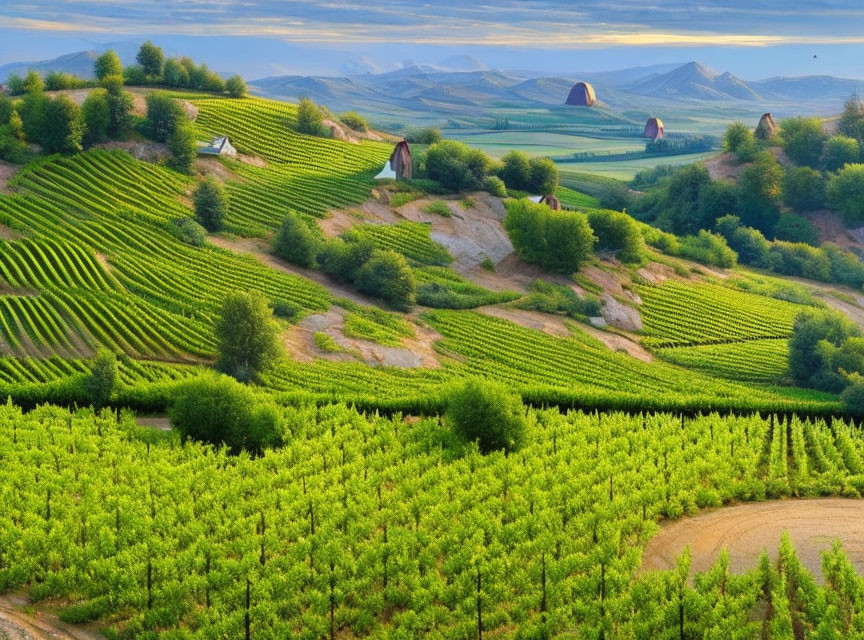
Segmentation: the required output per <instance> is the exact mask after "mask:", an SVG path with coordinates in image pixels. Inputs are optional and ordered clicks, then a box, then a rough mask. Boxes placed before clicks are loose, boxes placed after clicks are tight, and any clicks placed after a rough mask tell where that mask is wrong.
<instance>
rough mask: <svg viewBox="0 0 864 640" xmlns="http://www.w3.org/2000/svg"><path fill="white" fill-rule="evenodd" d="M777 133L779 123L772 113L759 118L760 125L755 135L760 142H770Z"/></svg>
mask: <svg viewBox="0 0 864 640" xmlns="http://www.w3.org/2000/svg"><path fill="white" fill-rule="evenodd" d="M775 133H777V123H775V122H774V117H773V116H772V115H771V114H770V113H763V114H762V117H761V118H759V124H757V125H756V131H755V132H754V135H755V136H756V137H757V138H759V139H760V140H769V139H770V138H771V137H772V136H773V135H774V134H775Z"/></svg>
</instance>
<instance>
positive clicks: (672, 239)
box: [641, 224, 681, 256]
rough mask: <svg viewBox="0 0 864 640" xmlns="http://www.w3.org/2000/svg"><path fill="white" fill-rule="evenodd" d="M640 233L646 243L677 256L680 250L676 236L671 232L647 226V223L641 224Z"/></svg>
mask: <svg viewBox="0 0 864 640" xmlns="http://www.w3.org/2000/svg"><path fill="white" fill-rule="evenodd" d="M641 233H642V237H643V238H644V239H645V243H646V244H648V245H649V246H652V247H654V248H655V249H657V250H659V251H662V252H663V253H666V254H668V255H670V256H677V255H678V252H679V251H680V250H681V247H680V245H679V243H678V237H677V236H676V235H674V234H672V233H666V232H665V231H660V229H656V228H655V227H651V226H648V225H647V224H646V225H643V226H642V231H641Z"/></svg>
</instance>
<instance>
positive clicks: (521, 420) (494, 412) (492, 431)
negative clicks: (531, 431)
mask: <svg viewBox="0 0 864 640" xmlns="http://www.w3.org/2000/svg"><path fill="white" fill-rule="evenodd" d="M446 420H447V422H448V423H449V424H450V425H451V427H452V429H453V431H454V432H455V433H456V434H457V435H458V436H460V437H461V438H463V439H464V440H466V441H468V442H476V443H477V445H478V446H479V448H480V451H482V452H483V453H490V452H492V451H497V450H499V449H504V450H505V451H515V450H517V449H519V447H521V446H522V443H523V441H524V440H525V433H526V431H527V422H526V419H525V408H524V406H523V405H522V399H521V398H520V397H519V396H518V395H517V394H514V393H511V392H510V390H509V389H508V388H507V387H505V386H504V385H502V384H499V383H494V382H489V381H485V380H482V381H481V380H468V381H467V382H465V383H464V384H463V385H462V386H461V387H460V388H457V389H454V390H453V391H451V392H450V395H449V397H448V398H447V412H446Z"/></svg>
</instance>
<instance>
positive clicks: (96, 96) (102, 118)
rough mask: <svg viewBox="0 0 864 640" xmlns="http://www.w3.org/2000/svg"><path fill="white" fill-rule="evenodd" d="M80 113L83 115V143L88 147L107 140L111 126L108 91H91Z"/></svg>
mask: <svg viewBox="0 0 864 640" xmlns="http://www.w3.org/2000/svg"><path fill="white" fill-rule="evenodd" d="M81 113H82V114H83V115H84V126H85V133H84V143H85V144H86V145H87V146H89V145H91V144H94V143H96V142H103V141H105V140H107V139H108V127H109V126H110V125H111V112H110V111H109V109H108V91H106V90H105V89H93V91H91V92H90V95H88V96H87V99H86V100H84V104H83V105H81Z"/></svg>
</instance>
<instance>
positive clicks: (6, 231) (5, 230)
mask: <svg viewBox="0 0 864 640" xmlns="http://www.w3.org/2000/svg"><path fill="white" fill-rule="evenodd" d="M19 238H21V234H20V233H18V232H17V231H15V229H10V228H9V227H7V226H5V225H2V224H0V240H18V239H19Z"/></svg>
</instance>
